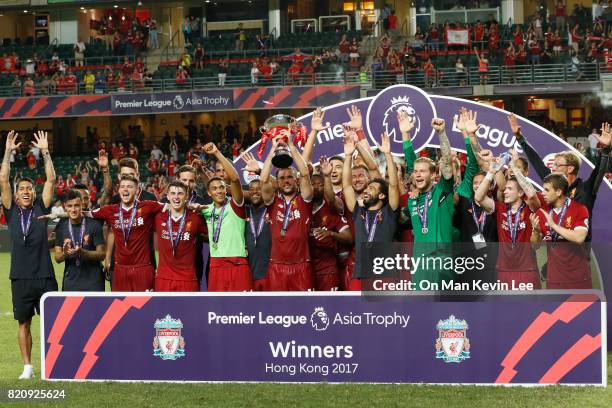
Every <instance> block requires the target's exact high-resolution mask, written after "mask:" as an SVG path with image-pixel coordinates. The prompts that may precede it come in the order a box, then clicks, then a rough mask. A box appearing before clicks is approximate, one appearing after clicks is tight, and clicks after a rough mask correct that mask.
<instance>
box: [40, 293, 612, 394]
mask: <svg viewBox="0 0 612 408" xmlns="http://www.w3.org/2000/svg"><path fill="white" fill-rule="evenodd" d="M596 293H597V292H595V291H585V293H584V294H581V295H569V294H564V293H559V292H557V293H551V292H546V293H540V294H537V295H519V296H505V297H504V296H501V295H498V296H495V295H491V296H489V297H487V298H486V299H485V300H483V299H481V300H477V299H474V300H476V301H471V302H466V301H462V302H459V301H456V302H455V301H448V302H436V301H434V300H433V299H432V298H429V297H425V296H409V297H400V296H391V297H372V298H370V297H362V296H359V295H357V294H350V293H336V294H328V293H325V294H323V293H307V294H291V295H290V294H278V295H271V294H265V295H262V294H255V293H247V294H224V295H213V294H195V293H194V294H175V295H168V294H156V293H153V294H146V296H144V294H143V296H139V295H131V296H125V295H126V294H111V293H108V294H104V295H102V294H85V293H75V294H70V295H67V294H62V293H53V294H47V295H45V296H44V298H43V300H42V302H41V303H42V317H41V325H42V327H41V333H42V334H43V335H42V336H41V341H42V344H41V350H42V359H41V360H42V361H43V369H42V372H43V378H45V379H52V380H123V381H262V382H267V381H270V382H380V383H420V382H426V383H474V384H556V383H560V384H595V385H605V384H606V378H605V375H604V374H605V368H604V367H605V363H606V357H605V355H606V354H605V343H604V339H605V327H602V314H603V313H604V310H603V307H602V303H601V302H600V301H599V298H598V296H597V294H596ZM463 300H465V299H463Z"/></svg>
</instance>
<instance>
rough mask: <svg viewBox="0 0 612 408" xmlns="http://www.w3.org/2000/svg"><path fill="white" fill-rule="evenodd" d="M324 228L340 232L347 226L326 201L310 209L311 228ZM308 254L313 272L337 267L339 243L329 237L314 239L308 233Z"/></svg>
mask: <svg viewBox="0 0 612 408" xmlns="http://www.w3.org/2000/svg"><path fill="white" fill-rule="evenodd" d="M315 228H326V229H327V230H329V231H335V232H342V231H344V230H345V229H347V228H349V226H348V223H347V221H346V219H345V218H344V217H341V216H339V215H338V213H337V212H336V210H335V209H333V208H332V207H331V206H330V205H329V204H328V203H327V202H325V201H323V204H321V206H319V207H318V208H313V210H312V229H313V230H314V229H315ZM309 241H310V255H311V256H312V267H313V272H314V273H315V274H316V273H317V272H325V271H329V269H330V268H336V267H337V261H336V255H337V253H338V248H339V245H338V243H337V242H336V240H334V239H333V238H331V237H329V238H327V239H325V240H323V241H320V240H317V239H315V237H314V236H313V234H312V233H311V234H310V238H309Z"/></svg>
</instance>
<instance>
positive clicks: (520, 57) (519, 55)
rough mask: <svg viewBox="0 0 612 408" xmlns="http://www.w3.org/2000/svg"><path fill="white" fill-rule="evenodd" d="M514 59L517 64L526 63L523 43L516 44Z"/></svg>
mask: <svg viewBox="0 0 612 408" xmlns="http://www.w3.org/2000/svg"><path fill="white" fill-rule="evenodd" d="M515 61H516V64H517V65H525V64H526V63H527V51H525V44H521V45H519V46H518V49H517V50H516V55H515Z"/></svg>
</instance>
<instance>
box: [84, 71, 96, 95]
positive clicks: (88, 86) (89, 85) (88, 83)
mask: <svg viewBox="0 0 612 408" xmlns="http://www.w3.org/2000/svg"><path fill="white" fill-rule="evenodd" d="M83 82H84V83H85V92H86V93H88V94H90V93H93V91H94V85H95V82H96V76H95V75H94V74H92V72H91V71H90V70H87V72H86V73H85V76H84V77H83Z"/></svg>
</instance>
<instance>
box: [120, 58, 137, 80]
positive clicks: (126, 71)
mask: <svg viewBox="0 0 612 408" xmlns="http://www.w3.org/2000/svg"><path fill="white" fill-rule="evenodd" d="M132 71H134V64H132V61H130V58H129V57H124V58H123V64H122V65H121V72H122V73H123V75H125V76H130V75H132Z"/></svg>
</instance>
